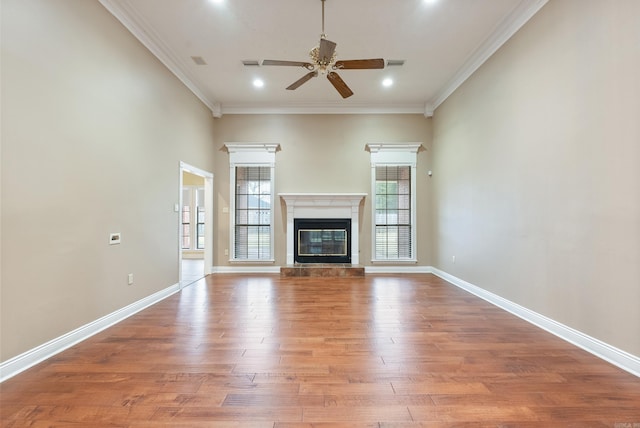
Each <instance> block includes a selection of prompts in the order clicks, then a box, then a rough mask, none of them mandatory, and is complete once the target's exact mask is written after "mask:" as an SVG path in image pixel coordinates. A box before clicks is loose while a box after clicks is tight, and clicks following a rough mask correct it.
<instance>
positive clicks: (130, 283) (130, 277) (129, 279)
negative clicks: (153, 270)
mask: <svg viewBox="0 0 640 428" xmlns="http://www.w3.org/2000/svg"><path fill="white" fill-rule="evenodd" d="M127 284H129V285H132V284H133V274H132V273H130V274H129V275H127Z"/></svg>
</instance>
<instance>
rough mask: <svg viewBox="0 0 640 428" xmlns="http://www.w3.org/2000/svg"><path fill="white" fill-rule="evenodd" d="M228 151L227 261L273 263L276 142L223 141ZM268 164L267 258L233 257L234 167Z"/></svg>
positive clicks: (278, 147)
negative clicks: (268, 228)
mask: <svg viewBox="0 0 640 428" xmlns="http://www.w3.org/2000/svg"><path fill="white" fill-rule="evenodd" d="M225 147H226V148H227V151H228V152H229V186H230V187H229V262H232V263H274V262H275V255H274V251H275V245H274V244H275V243H274V241H275V239H274V238H275V233H274V226H275V221H274V217H275V215H274V214H275V213H274V208H275V194H276V192H275V164H276V152H277V151H278V150H279V149H280V144H277V143H225ZM238 166H268V167H270V168H271V200H270V203H271V222H270V224H269V227H270V231H271V232H270V233H271V239H270V241H271V246H270V248H269V253H270V255H271V257H270V258H269V259H237V258H235V248H236V245H235V239H236V236H235V232H234V231H235V229H236V167H238Z"/></svg>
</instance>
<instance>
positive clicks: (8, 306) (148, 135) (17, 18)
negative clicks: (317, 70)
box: [0, 0, 215, 360]
mask: <svg viewBox="0 0 640 428" xmlns="http://www.w3.org/2000/svg"><path fill="white" fill-rule="evenodd" d="M1 31H2V77H1V78H2V82H1V83H2V100H1V102H2V124H1V128H2V130H1V132H2V134H1V141H2V273H1V280H2V283H1V324H2V327H1V334H0V336H1V348H2V351H1V358H2V360H6V359H8V358H10V357H13V356H15V355H17V354H20V353H22V352H24V351H27V350H29V349H31V348H33V347H35V346H37V345H40V344H43V343H45V342H47V341H49V340H51V339H54V338H56V337H58V336H60V335H62V334H64V333H67V332H69V331H71V330H73V329H75V328H77V327H80V326H82V325H84V324H86V323H88V322H91V321H94V320H96V319H98V318H99V317H101V316H104V315H106V314H109V313H111V312H113V311H115V310H117V309H120V308H122V307H124V306H126V305H128V304H130V303H132V302H135V301H137V300H139V299H141V298H143V297H146V296H148V295H150V294H153V293H154V292H157V291H159V290H161V289H165V288H166V287H169V286H171V285H173V284H175V283H177V282H178V255H179V254H178V251H179V250H178V214H177V213H175V212H173V206H174V204H175V203H177V202H178V201H179V190H180V189H179V182H180V164H179V163H180V161H185V162H187V163H189V164H191V165H194V166H197V167H199V168H201V169H204V170H212V169H213V159H214V158H215V150H214V145H213V118H212V116H211V112H209V111H208V110H207V109H206V108H205V107H204V106H203V105H202V104H201V103H200V102H199V101H198V100H197V98H195V97H194V96H193V94H191V93H190V92H189V91H188V90H187V89H186V88H185V87H184V86H183V85H182V84H181V83H180V82H179V81H178V80H177V79H176V78H175V77H174V76H173V75H172V74H171V73H170V72H168V71H167V70H166V69H165V68H164V67H163V66H162V65H161V64H160V63H159V62H158V60H157V59H155V58H154V57H153V56H152V55H151V54H150V53H149V52H148V51H147V50H146V49H145V48H144V47H143V46H142V45H141V44H140V43H139V42H137V41H136V40H135V39H134V37H133V36H132V35H130V34H129V32H127V31H126V30H125V29H124V28H123V27H122V26H121V24H119V23H118V22H117V21H116V20H115V19H114V18H113V17H112V16H111V14H110V13H109V12H108V11H107V10H105V9H104V8H103V7H102V6H101V5H100V4H99V3H98V2H97V1H86V0H2V29H1ZM111 232H121V233H122V244H120V245H116V246H109V245H108V244H107V243H108V238H109V233H111ZM128 273H133V274H134V281H135V283H134V285H132V286H129V285H127V274H128Z"/></svg>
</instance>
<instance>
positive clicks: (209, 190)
mask: <svg viewBox="0 0 640 428" xmlns="http://www.w3.org/2000/svg"><path fill="white" fill-rule="evenodd" d="M179 200H180V203H179V209H178V213H179V234H178V236H179V243H178V246H179V254H180V257H179V266H178V274H179V278H180V288H183V287H185V286H187V285H189V284H192V283H194V282H195V281H197V280H199V279H201V278H203V277H204V276H205V275H208V274H210V273H211V270H212V267H213V250H212V246H213V174H212V173H210V172H208V171H204V170H201V169H199V168H196V167H194V166H192V165H188V164H186V163H184V162H180V198H179Z"/></svg>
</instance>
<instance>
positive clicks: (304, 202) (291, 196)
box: [278, 193, 367, 265]
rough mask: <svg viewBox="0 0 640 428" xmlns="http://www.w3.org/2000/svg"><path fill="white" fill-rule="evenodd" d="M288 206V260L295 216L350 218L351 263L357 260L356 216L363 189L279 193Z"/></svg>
mask: <svg viewBox="0 0 640 428" xmlns="http://www.w3.org/2000/svg"><path fill="white" fill-rule="evenodd" d="M278 196H280V198H282V200H283V201H284V202H285V204H286V206H287V264H289V265H291V264H293V239H294V236H293V234H294V232H293V220H294V219H296V218H349V219H351V264H354V265H357V264H359V263H360V235H359V229H360V228H359V225H358V218H359V213H360V202H361V201H362V200H363V199H364V198H365V197H366V196H367V194H366V193H279V194H278Z"/></svg>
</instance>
